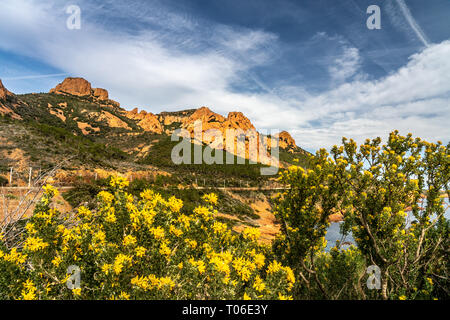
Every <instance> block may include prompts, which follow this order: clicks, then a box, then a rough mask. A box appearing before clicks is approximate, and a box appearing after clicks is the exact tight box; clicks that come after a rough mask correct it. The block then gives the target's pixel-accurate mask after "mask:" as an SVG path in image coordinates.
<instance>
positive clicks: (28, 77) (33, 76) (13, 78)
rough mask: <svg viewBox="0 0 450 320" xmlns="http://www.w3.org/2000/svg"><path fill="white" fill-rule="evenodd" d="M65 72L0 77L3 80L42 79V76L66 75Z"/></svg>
mask: <svg viewBox="0 0 450 320" xmlns="http://www.w3.org/2000/svg"><path fill="white" fill-rule="evenodd" d="M66 75H67V73H53V74H35V75H27V76H17V77H1V76H0V78H1V79H3V80H27V79H42V78H54V77H61V76H66Z"/></svg>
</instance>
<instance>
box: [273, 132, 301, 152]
mask: <svg viewBox="0 0 450 320" xmlns="http://www.w3.org/2000/svg"><path fill="white" fill-rule="evenodd" d="M277 136H278V139H279V146H280V148H281V149H286V150H289V151H293V150H294V149H296V148H297V145H296V144H295V140H294V138H292V136H291V135H290V134H289V132H287V131H281V132H280V133H279V134H278V135H277Z"/></svg>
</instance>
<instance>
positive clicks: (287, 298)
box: [278, 293, 292, 300]
mask: <svg viewBox="0 0 450 320" xmlns="http://www.w3.org/2000/svg"><path fill="white" fill-rule="evenodd" d="M278 299H279V300H292V297H291V296H285V295H282V294H281V293H278Z"/></svg>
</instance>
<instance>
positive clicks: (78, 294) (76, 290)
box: [72, 288, 81, 297]
mask: <svg viewBox="0 0 450 320" xmlns="http://www.w3.org/2000/svg"><path fill="white" fill-rule="evenodd" d="M72 293H73V295H74V296H78V297H79V296H81V288H77V289H72Z"/></svg>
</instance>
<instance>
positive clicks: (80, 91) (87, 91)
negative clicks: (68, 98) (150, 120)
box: [49, 77, 120, 106]
mask: <svg viewBox="0 0 450 320" xmlns="http://www.w3.org/2000/svg"><path fill="white" fill-rule="evenodd" d="M49 93H55V94H67V93H68V94H71V95H74V96H90V97H94V98H96V99H98V100H102V101H103V100H104V101H107V102H108V103H110V104H112V105H115V106H120V104H119V103H118V102H116V101H114V100H110V99H109V97H108V91H107V90H106V89H102V88H92V86H91V83H90V82H89V81H87V80H85V79H83V78H72V77H69V78H66V79H64V81H63V82H61V83H60V84H58V85H57V86H56V87H55V88H53V89H51V90H50V91H49Z"/></svg>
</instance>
